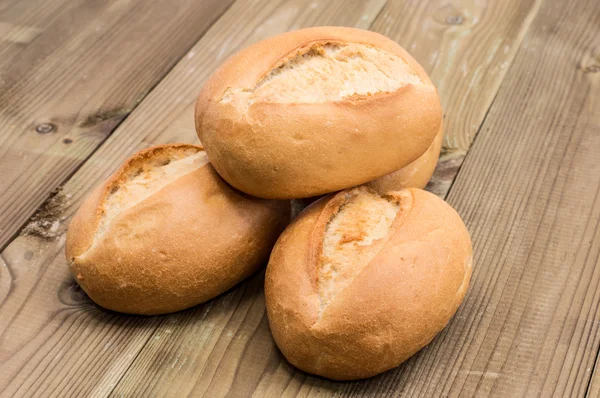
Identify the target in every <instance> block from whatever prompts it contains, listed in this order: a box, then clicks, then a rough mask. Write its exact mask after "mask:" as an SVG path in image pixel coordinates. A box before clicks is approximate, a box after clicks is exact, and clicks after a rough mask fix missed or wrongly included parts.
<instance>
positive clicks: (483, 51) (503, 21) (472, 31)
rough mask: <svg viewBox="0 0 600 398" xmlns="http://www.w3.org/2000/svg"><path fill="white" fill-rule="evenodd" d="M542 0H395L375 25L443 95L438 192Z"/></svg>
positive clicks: (477, 125) (468, 141) (449, 180)
mask: <svg viewBox="0 0 600 398" xmlns="http://www.w3.org/2000/svg"><path fill="white" fill-rule="evenodd" d="M541 2H542V1H541V0H527V1H488V2H481V1H477V0H458V1H452V2H447V1H444V0H434V1H424V2H419V3H418V4H416V3H413V2H407V1H390V2H388V3H387V5H386V7H385V8H384V9H383V11H382V12H381V14H380V15H379V16H378V18H377V20H376V21H375V23H374V24H373V26H372V27H371V29H372V30H375V31H378V32H380V33H383V34H384V35H386V36H389V37H391V38H392V39H393V40H395V41H397V42H398V43H400V45H402V46H403V47H405V48H406V49H407V50H408V51H409V52H410V53H411V54H412V55H413V56H414V57H415V58H416V59H417V60H418V61H419V63H420V64H421V65H423V67H424V68H425V70H426V71H427V73H429V75H430V77H431V79H432V81H433V82H434V83H435V84H436V86H437V87H438V90H439V92H440V97H441V100H442V108H443V109H444V129H445V137H444V146H443V150H442V156H441V158H440V161H439V164H438V168H437V169H436V172H435V174H434V176H433V178H432V180H431V182H430V184H429V186H428V189H429V190H430V191H432V192H434V193H436V194H437V195H439V196H442V197H444V196H445V195H446V194H447V192H448V189H449V188H450V185H451V184H452V181H453V180H454V177H455V176H456V173H457V172H458V169H459V168H460V165H461V164H462V161H463V159H464V156H465V155H466V153H467V151H468V149H469V147H470V146H471V143H472V142H473V139H474V137H475V135H476V133H477V131H478V129H479V128H480V126H481V123H482V121H483V119H484V117H485V115H486V112H487V111H488V109H489V107H490V105H491V104H492V101H493V99H494V97H495V96H496V94H497V92H498V88H499V86H500V83H501V82H502V79H503V77H504V75H505V74H506V72H507V71H508V68H509V67H510V64H511V62H512V60H513V58H514V56H515V54H516V52H517V50H518V48H519V45H520V43H521V41H522V39H523V36H524V35H525V32H526V31H527V28H528V26H529V24H530V23H531V20H532V19H533V17H534V16H535V15H536V13H537V11H538V9H539V6H540V4H541ZM399 19H401V20H402V21H407V22H408V21H414V22H413V23H398V21H399ZM417 22H418V23H417Z"/></svg>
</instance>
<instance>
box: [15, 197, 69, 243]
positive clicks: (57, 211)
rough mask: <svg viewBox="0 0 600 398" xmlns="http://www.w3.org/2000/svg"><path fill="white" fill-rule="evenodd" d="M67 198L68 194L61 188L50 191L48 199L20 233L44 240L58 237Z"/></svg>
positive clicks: (61, 228)
mask: <svg viewBox="0 0 600 398" xmlns="http://www.w3.org/2000/svg"><path fill="white" fill-rule="evenodd" d="M67 200H68V196H67V195H65V194H64V193H63V192H62V190H61V188H58V189H55V190H54V191H52V193H51V196H50V199H48V200H47V201H46V203H44V204H43V205H42V207H41V208H40V209H39V210H38V211H37V212H36V213H35V214H34V215H33V217H31V220H30V221H29V223H28V224H27V225H26V226H25V228H23V231H22V233H21V234H22V235H29V236H36V237H38V238H42V239H46V240H52V239H55V238H57V237H59V236H60V235H61V234H62V233H63V232H64V231H63V226H62V221H63V220H64V216H63V213H64V210H65V208H66V204H67Z"/></svg>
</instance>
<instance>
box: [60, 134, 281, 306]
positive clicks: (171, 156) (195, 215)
mask: <svg viewBox="0 0 600 398" xmlns="http://www.w3.org/2000/svg"><path fill="white" fill-rule="evenodd" d="M289 217H290V204H289V202H287V201H275V200H265V199H258V198H252V197H249V196H247V195H245V194H243V193H241V192H238V191H236V190H235V189H232V188H231V187H229V186H228V185H227V184H226V183H225V182H224V181H223V180H222V179H221V178H220V177H219V176H218V174H217V173H216V172H215V171H214V169H213V168H212V166H211V165H210V163H208V158H207V156H206V154H205V153H204V151H203V148H202V147H200V146H196V145H187V144H171V145H161V146H157V147H153V148H149V149H146V150H143V151H141V152H138V153H137V154H135V155H133V156H132V157H131V158H130V159H129V160H128V161H126V162H125V164H124V165H123V166H122V167H121V168H120V169H119V170H118V171H117V172H116V173H115V174H114V175H113V176H112V177H110V178H109V179H108V180H107V181H105V182H104V183H103V184H101V185H100V186H99V187H98V188H97V189H96V190H95V191H94V192H93V193H92V194H91V195H90V196H89V197H88V198H87V200H86V201H85V202H84V203H83V204H82V206H81V208H80V209H79V210H78V212H77V214H76V215H75V217H74V218H73V221H72V222H71V224H70V226H69V230H68V232H67V242H66V256H67V260H68V262H69V266H70V269H71V272H72V273H73V276H74V277H75V279H76V280H77V282H78V283H79V284H80V286H81V287H82V288H83V290H84V291H85V292H86V293H87V294H88V296H89V297H90V298H91V299H92V300H93V301H95V302H96V303H97V304H99V305H100V306H102V307H105V308H108V309H111V310H114V311H119V312H125V313H133V314H162V313H168V312H174V311H178V310H182V309H184V308H188V307H191V306H194V305H197V304H200V303H202V302H204V301H206V300H209V299H211V298H213V297H215V296H217V295H219V294H221V293H223V292H224V291H226V290H228V289H229V288H231V287H232V286H233V285H235V284H236V283H238V282H240V281H241V280H242V279H244V278H246V277H248V276H250V275H251V274H252V273H253V272H255V271H256V270H257V269H258V268H259V267H260V266H261V265H263V264H264V263H265V261H266V260H267V259H268V256H269V252H270V250H271V248H272V246H273V244H274V243H275V241H276V239H277V237H278V235H279V234H280V233H281V231H282V230H283V228H284V227H285V225H287V223H288V222H289Z"/></svg>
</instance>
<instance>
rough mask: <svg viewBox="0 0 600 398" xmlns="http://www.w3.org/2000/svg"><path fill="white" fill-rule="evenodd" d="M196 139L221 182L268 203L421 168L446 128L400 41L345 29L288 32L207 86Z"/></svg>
mask: <svg viewBox="0 0 600 398" xmlns="http://www.w3.org/2000/svg"><path fill="white" fill-rule="evenodd" d="M195 118H196V131H197V133H198V136H199V138H200V141H201V142H202V144H203V145H204V146H205V147H206V152H207V153H208V156H209V158H210V160H211V163H212V164H213V165H214V167H215V169H216V170H217V171H218V172H219V174H220V175H221V176H222V177H223V178H224V179H225V180H226V181H227V182H229V183H230V184H231V185H232V186H234V187H236V188H238V189H240V190H241V191H244V192H247V193H249V194H251V195H254V196H258V197H264V198H306V197H311V196H318V195H322V194H325V193H329V192H334V191H338V190H340V189H344V188H348V187H352V186H355V185H359V184H363V183H366V182H368V181H371V180H373V179H375V178H379V177H381V176H384V175H386V174H389V173H391V172H393V171H395V170H398V169H400V168H402V167H404V166H406V165H408V164H410V163H411V162H413V161H415V160H416V159H417V158H418V157H419V156H421V154H423V153H424V152H425V151H426V150H427V148H429V146H430V145H431V143H432V142H433V140H434V137H435V136H436V134H437V132H438V130H439V126H440V123H441V119H442V111H441V105H440V100H439V96H438V93H437V90H436V88H435V86H434V85H433V83H432V82H431V80H430V79H429V77H428V76H427V74H426V73H425V71H424V70H423V68H422V67H421V66H420V65H419V64H418V63H417V61H415V60H414V59H413V58H412V57H411V56H410V54H408V52H406V51H405V50H404V49H403V48H402V47H400V46H399V45H398V44H397V43H395V42H394V41H392V40H390V39H388V38H387V37H385V36H382V35H380V34H378V33H374V32H370V31H365V30H361V29H354V28H344V27H316V28H308V29H301V30H298V31H295V32H288V33H284V34H282V35H278V36H275V37H271V38H269V39H266V40H263V41H261V42H259V43H256V44H254V45H252V46H250V47H248V48H246V49H244V50H242V51H240V52H239V53H237V54H235V55H233V56H232V57H231V58H229V59H228V60H227V61H226V62H225V63H224V64H223V65H222V66H221V67H220V68H219V69H218V70H217V71H216V72H215V73H214V74H213V76H212V77H211V78H210V79H209V80H208V81H207V83H206V84H205V86H204V88H203V89H202V91H201V93H200V95H199V97H198V101H197V103H196V110H195Z"/></svg>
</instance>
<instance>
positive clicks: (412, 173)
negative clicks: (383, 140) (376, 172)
mask: <svg viewBox="0 0 600 398" xmlns="http://www.w3.org/2000/svg"><path fill="white" fill-rule="evenodd" d="M443 141H444V127H443V123H442V124H440V129H439V131H438V133H437V135H436V136H435V139H434V140H433V142H432V143H431V145H430V146H429V148H428V149H427V151H425V153H424V154H422V155H421V156H419V158H418V159H417V160H415V161H414V162H412V163H411V164H409V165H408V166H405V167H403V168H401V169H400V170H396V171H394V172H392V173H390V174H386V175H384V176H383V177H379V178H377V179H375V180H373V181H369V182H368V183H366V184H365V185H366V186H367V187H369V188H371V189H374V190H375V191H377V192H379V193H382V194H383V193H386V192H390V191H399V190H401V189H404V188H420V189H423V188H425V187H426V186H427V183H428V182H429V180H430V179H431V176H432V175H433V173H434V172H435V167H436V166H437V163H438V160H439V158H440V151H441V150H442V143H443Z"/></svg>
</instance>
